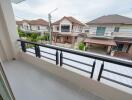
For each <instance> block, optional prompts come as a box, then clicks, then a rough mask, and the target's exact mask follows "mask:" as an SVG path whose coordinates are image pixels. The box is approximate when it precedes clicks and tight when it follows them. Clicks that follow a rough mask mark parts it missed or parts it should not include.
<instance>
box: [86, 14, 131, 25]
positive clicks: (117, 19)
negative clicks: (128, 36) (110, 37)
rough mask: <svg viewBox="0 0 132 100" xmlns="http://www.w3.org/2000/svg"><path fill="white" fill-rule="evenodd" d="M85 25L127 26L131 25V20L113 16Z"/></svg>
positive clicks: (103, 17)
mask: <svg viewBox="0 0 132 100" xmlns="http://www.w3.org/2000/svg"><path fill="white" fill-rule="evenodd" d="M86 24H88V25H91V24H128V25H131V24H132V18H128V17H125V16H121V15H117V14H114V15H108V16H102V17H99V18H97V19H95V20H92V21H90V22H88V23H86Z"/></svg>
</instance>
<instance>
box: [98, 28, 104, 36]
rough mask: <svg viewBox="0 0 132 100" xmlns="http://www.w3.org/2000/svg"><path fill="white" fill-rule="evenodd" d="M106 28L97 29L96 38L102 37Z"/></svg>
mask: <svg viewBox="0 0 132 100" xmlns="http://www.w3.org/2000/svg"><path fill="white" fill-rule="evenodd" d="M105 30H106V27H97V30H96V35H97V36H104V34H105Z"/></svg>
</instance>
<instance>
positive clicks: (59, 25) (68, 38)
mask: <svg viewBox="0 0 132 100" xmlns="http://www.w3.org/2000/svg"><path fill="white" fill-rule="evenodd" d="M52 27H53V32H52V36H53V40H54V41H55V42H61V43H74V42H75V40H76V37H77V36H78V34H80V33H82V31H83V27H84V24H83V23H81V22H80V21H78V20H77V19H75V18H73V17H66V16H64V17H63V18H61V19H60V20H58V21H56V22H54V23H52Z"/></svg>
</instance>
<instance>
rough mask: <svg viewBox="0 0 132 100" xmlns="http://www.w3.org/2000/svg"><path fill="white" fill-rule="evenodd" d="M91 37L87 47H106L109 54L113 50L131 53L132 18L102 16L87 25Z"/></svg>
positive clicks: (86, 41) (87, 41)
mask: <svg viewBox="0 0 132 100" xmlns="http://www.w3.org/2000/svg"><path fill="white" fill-rule="evenodd" d="M87 25H89V35H88V38H87V39H86V40H85V41H84V42H85V43H86V44H87V45H89V44H90V45H91V44H96V45H104V46H106V47H108V48H107V51H108V53H110V52H111V51H112V50H114V51H121V52H125V53H129V51H130V49H131V48H130V47H131V45H132V18H128V17H124V16H120V15H116V14H115V15H108V16H102V17H99V18H97V19H95V20H92V21H90V22H88V23H87Z"/></svg>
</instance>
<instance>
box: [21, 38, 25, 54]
mask: <svg viewBox="0 0 132 100" xmlns="http://www.w3.org/2000/svg"><path fill="white" fill-rule="evenodd" d="M21 47H22V51H23V52H26V43H25V42H24V41H21Z"/></svg>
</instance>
